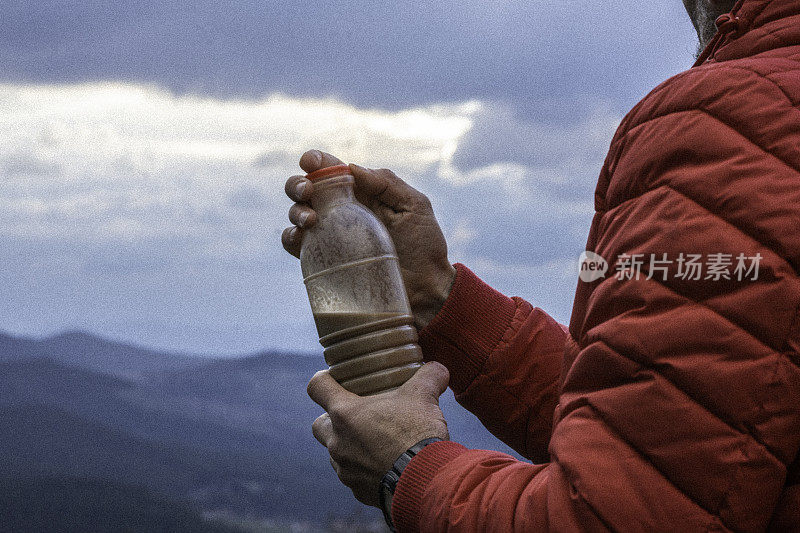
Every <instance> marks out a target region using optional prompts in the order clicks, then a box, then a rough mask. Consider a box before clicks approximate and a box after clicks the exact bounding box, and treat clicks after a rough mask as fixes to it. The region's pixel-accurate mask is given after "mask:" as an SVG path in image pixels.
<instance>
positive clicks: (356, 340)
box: [314, 313, 422, 396]
mask: <svg viewBox="0 0 800 533" xmlns="http://www.w3.org/2000/svg"><path fill="white" fill-rule="evenodd" d="M314 319H315V321H316V324H317V331H318V332H319V335H320V343H321V344H322V346H323V347H324V348H325V351H324V354H325V361H326V362H327V363H328V365H329V366H330V373H331V376H332V377H333V378H334V379H335V380H336V381H338V382H339V383H340V384H341V385H342V386H343V387H344V388H345V389H347V390H349V391H350V392H353V393H355V394H359V395H362V396H365V395H370V394H378V393H380V392H386V391H388V390H391V389H394V388H396V387H399V386H400V385H402V384H403V383H405V382H406V381H407V380H408V379H409V378H410V377H411V376H412V375H413V374H414V372H416V370H417V369H418V368H419V367H420V366H421V363H420V361H422V353H421V351H420V348H419V346H418V345H417V344H416V342H417V330H416V328H415V327H414V325H413V323H414V318H413V317H412V316H411V315H408V314H400V313H317V314H315V315H314Z"/></svg>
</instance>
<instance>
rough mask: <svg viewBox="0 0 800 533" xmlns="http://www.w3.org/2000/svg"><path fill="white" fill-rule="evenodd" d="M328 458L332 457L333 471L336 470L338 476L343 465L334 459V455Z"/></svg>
mask: <svg viewBox="0 0 800 533" xmlns="http://www.w3.org/2000/svg"><path fill="white" fill-rule="evenodd" d="M328 459H330V462H331V466H332V467H333V471H334V472H336V475H337V476H338V475H339V472H340V471H341V467H340V466H339V465H338V464H337V463H336V461H334V460H333V457H331V456H328Z"/></svg>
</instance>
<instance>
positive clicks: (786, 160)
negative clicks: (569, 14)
mask: <svg viewBox="0 0 800 533" xmlns="http://www.w3.org/2000/svg"><path fill="white" fill-rule="evenodd" d="M722 79H723V78H721V77H719V74H714V73H713V72H709V71H707V70H705V69H697V71H696V72H694V73H692V74H690V75H689V77H688V78H687V79H683V80H678V82H677V84H675V85H673V86H671V87H669V89H670V90H665V88H662V89H660V90H656V92H655V93H654V94H653V95H651V97H650V98H649V99H648V101H647V102H648V103H647V104H645V105H644V106H640V107H639V108H638V109H635V110H634V112H632V113H631V115H629V117H628V118H627V119H626V121H625V122H623V125H622V126H621V128H620V132H619V133H618V136H617V137H616V138H615V141H614V143H613V145H612V150H611V152H610V154H609V158H608V160H607V163H606V167H605V169H604V171H603V175H602V176H601V180H600V184H599V185H598V190H597V206H598V212H597V214H596V216H595V219H594V221H593V224H592V229H591V232H590V237H589V243H588V249H590V250H594V251H595V252H597V253H599V254H600V255H602V256H603V257H605V258H606V259H607V260H608V261H609V263H610V265H611V269H610V275H609V276H608V277H606V278H605V279H603V280H599V281H596V282H593V283H581V284H580V285H579V288H578V292H577V295H576V304H575V307H574V309H573V317H572V322H571V325H570V334H571V336H570V338H569V339H568V340H567V349H566V350H565V354H564V361H565V365H566V366H565V368H566V369H567V371H566V372H565V375H564V377H563V383H562V390H561V393H560V396H559V401H558V406H557V408H556V414H555V420H556V422H555V425H554V427H553V431H552V435H551V437H550V443H549V451H550V460H549V462H542V463H541V464H528V463H525V462H521V461H517V460H515V459H513V458H511V457H509V456H507V455H504V454H500V453H497V452H489V451H479V450H467V449H466V448H464V447H462V446H460V445H459V444H456V443H452V442H441V443H436V444H432V445H430V446H428V447H426V448H425V449H423V450H422V452H421V453H420V454H419V455H418V456H417V457H415V458H414V460H412V462H411V463H410V465H409V466H408V468H407V469H406V471H405V472H404V474H403V476H402V478H401V480H400V483H399V485H398V489H397V493H396V494H395V500H394V508H393V516H394V519H395V521H396V523H397V524H398V530H399V531H420V530H421V531H437V532H438V531H550V530H552V531H600V530H615V531H721V530H737V531H763V530H764V529H765V528H766V527H767V524H768V523H769V521H770V516H771V514H772V512H773V509H774V508H775V505H776V502H777V501H778V499H779V497H780V494H781V491H782V488H783V485H784V480H785V478H786V471H787V469H786V467H787V465H788V464H790V463H791V462H792V461H793V460H794V458H795V456H796V455H797V453H798V447H800V432H798V430H797V428H798V427H800V370H798V366H797V365H798V363H800V361H799V360H798V359H800V358H799V357H798V355H797V350H798V347H800V321H798V307H799V306H800V283H799V282H798V276H797V272H798V267H800V255H798V254H800V186H798V183H800V174H798V168H800V153H798V152H797V146H800V128H797V127H796V124H798V121H796V120H795V121H793V122H791V121H790V122H788V126H787V128H788V131H787V130H784V131H780V128H781V126H780V125H781V124H787V118H786V117H787V116H792V117H794V116H795V115H790V113H797V110H796V109H792V107H791V102H788V103H787V102H785V101H784V100H785V99H782V98H781V95H779V94H778V95H776V94H773V93H771V92H770V93H769V97H768V98H765V93H764V92H765V91H766V92H769V91H773V90H774V87H772V85H771V84H770V83H769V82H767V81H765V80H760V79H759V78H758V76H755V75H753V74H752V73H750V72H748V71H746V70H739V69H736V71H735V72H729V73H726V77H725V78H724V79H726V80H729V81H727V82H726V83H722V82H721V80H722ZM732 85H735V86H732ZM693 92H696V93H697V94H692V93H693ZM728 92H735V93H736V94H740V95H741V101H747V102H749V103H750V104H749V107H747V108H745V107H742V106H739V105H738V103H737V102H731V99H730V98H725V97H724V94H726V93H728ZM686 102H693V103H694V104H693V105H691V104H688V105H687V104H686ZM697 102H700V106H699V107H698V106H697ZM757 102H765V104H764V105H763V106H760V107H759V106H757V105H756V103H757ZM720 106H722V107H720ZM726 106H727V107H726ZM623 254H628V255H635V254H642V257H646V258H648V259H649V258H650V257H651V256H654V257H656V258H658V259H663V258H664V254H666V256H667V258H671V259H672V260H673V263H672V264H671V265H669V266H668V269H667V271H666V272H662V271H657V270H656V269H655V268H652V264H650V263H645V264H643V265H642V268H641V275H639V276H630V277H628V276H627V275H626V274H625V273H624V272H622V271H621V272H620V275H619V277H618V276H617V275H616V271H617V268H618V267H620V265H621V264H622V263H623V262H622V260H621V259H620V258H621V256H623ZM681 254H684V255H683V257H684V259H686V258H687V257H688V254H694V255H700V256H701V257H702V261H703V264H704V265H706V266H707V264H708V262H713V260H714V256H715V254H723V257H724V259H725V260H727V259H731V260H732V264H731V265H730V268H729V277H728V279H726V278H725V277H715V276H714V275H711V276H710V277H709V274H710V272H709V271H708V270H706V269H705V268H706V266H704V270H702V272H701V274H700V276H699V278H695V277H694V275H692V276H688V277H687V276H686V275H685V272H684V276H683V277H681V276H680V274H681V272H680V269H681V268H683V269H684V270H685V268H686V265H685V263H684V264H681V263H680V262H679V261H678V258H679V257H680V256H681ZM739 254H742V255H743V256H745V257H749V258H752V257H756V256H760V257H761V262H760V266H759V268H760V270H759V275H758V277H757V279H753V277H752V272H751V274H750V276H749V277H748V276H745V278H744V279H737V278H738V276H737V275H736V274H735V272H734V266H735V264H736V259H735V258H736V257H738V255H739ZM717 259H718V260H719V259H721V258H720V257H717ZM717 263H719V261H717ZM628 272H629V273H630V271H628ZM651 274H652V276H651ZM521 308H522V307H520V309H521ZM514 312H515V313H516V312H517V311H514ZM509 314H511V309H510V307H509V310H508V311H506V316H508V315H509ZM512 322H513V321H510V323H512ZM515 323H516V324H519V326H518V327H524V325H525V324H527V322H526V321H525V320H518V321H517V322H515ZM476 327H477V328H480V326H479V325H476ZM479 331H480V329H479ZM513 331H514V328H513V327H510V328H509V329H508V330H507V331H506V332H504V333H502V334H501V333H499V332H496V333H495V336H496V337H497V336H501V337H503V338H504V339H505V340H506V341H511V340H512V339H513ZM544 331H545V330H542V333H541V334H543V335H547V334H553V333H552V332H553V331H555V330H554V329H553V328H550V329H547V330H546V331H547V332H548V333H544ZM506 335H508V337H506ZM453 341H454V339H453ZM473 342H474V343H476V345H477V347H478V348H479V349H480V348H481V346H480V343H478V342H476V341H473ZM462 348H463V349H464V350H466V351H468V350H469V347H467V346H464V347H462ZM433 353H435V354H436V356H439V354H440V353H441V352H439V351H437V350H434V352H433ZM454 353H455V352H454ZM516 354H517V355H516V356H517V357H521V356H523V355H525V353H524V351H520V352H516ZM492 357H493V356H492V355H491V354H490V355H489V356H488V357H487V358H486V360H487V361H491V359H492ZM553 357H555V356H553ZM454 364H456V363H453V362H451V363H450V366H453V365H454ZM485 365H486V363H484V365H483V368H486V366H485ZM475 366H476V368H473V369H472V370H471V371H470V374H468V375H472V374H480V373H481V371H480V370H479V369H478V368H477V366H480V365H475ZM522 368H524V366H523V367H522ZM550 371H552V370H550ZM534 374H535V372H531V373H521V374H520V375H519V376H518V380H519V385H520V389H521V388H523V387H524V384H525V383H526V382H527V381H528V380H530V379H531V378H532V376H533V375H534ZM476 379H479V378H477V377H476V378H474V379H473V381H474V380H476ZM533 379H534V381H533V383H534V385H533V386H534V387H538V386H539V382H538V381H537V380H536V379H535V378H533ZM465 381H469V380H465ZM506 381H507V382H510V383H514V379H512V378H509V379H507V380H506ZM465 390H468V387H467V389H465ZM519 394H522V393H521V392H520V393H519ZM498 405H499V407H498V408H502V406H503V405H505V404H502V403H500V404H498ZM483 416H484V417H491V414H484V415H483ZM536 418H537V417H536V416H532V417H529V418H528V420H531V421H535V420H536ZM497 419H498V420H501V419H502V417H500V416H498V417H497ZM512 421H513V417H512ZM534 428H535V429H534V431H538V430H539V429H540V426H534ZM517 430H518V428H516V429H515V430H514V431H517ZM501 432H502V430H501ZM529 438H530V437H529ZM512 440H513V439H512Z"/></svg>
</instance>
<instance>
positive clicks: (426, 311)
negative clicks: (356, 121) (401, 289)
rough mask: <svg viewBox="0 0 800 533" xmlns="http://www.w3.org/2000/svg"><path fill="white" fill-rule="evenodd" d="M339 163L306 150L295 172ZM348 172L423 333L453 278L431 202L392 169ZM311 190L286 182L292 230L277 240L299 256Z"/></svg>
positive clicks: (298, 179) (306, 183)
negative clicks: (394, 258)
mask: <svg viewBox="0 0 800 533" xmlns="http://www.w3.org/2000/svg"><path fill="white" fill-rule="evenodd" d="M341 164H342V162H341V161H340V160H339V159H337V158H336V157H334V156H332V155H330V154H327V153H324V152H320V151H319V150H309V151H308V152H306V153H304V154H303V156H302V157H301V158H300V168H302V169H303V170H304V171H305V172H307V173H311V172H314V171H315V170H319V169H321V168H325V167H330V166H333V165H341ZM350 171H351V173H352V174H353V177H354V178H355V194H356V198H357V199H358V201H359V202H361V203H362V204H364V205H365V206H366V207H367V208H369V209H370V210H372V212H373V213H375V215H377V217H378V218H379V219H380V221H381V222H383V224H384V226H386V229H387V230H388V231H389V235H391V237H392V240H393V241H394V246H395V248H396V250H397V255H398V258H399V260H400V271H401V273H402V275H403V281H404V282H405V286H406V292H407V293H408V299H409V302H410V303H411V310H412V312H413V313H414V320H415V323H416V326H417V327H418V328H420V329H422V328H423V327H425V326H426V325H427V324H428V322H430V321H431V320H432V319H433V317H434V316H436V313H438V312H439V310H440V309H441V307H442V304H444V301H445V300H446V299H447V296H448V295H449V294H450V289H451V287H452V286H453V280H454V279H455V274H456V271H455V268H453V265H451V264H450V262H449V261H448V260H447V243H446V242H445V238H444V235H443V234H442V230H441V228H440V227H439V223H438V222H437V221H436V217H435V216H434V214H433V208H432V207H431V203H430V201H429V200H428V197H427V196H425V195H424V194H422V193H421V192H419V191H417V190H416V189H414V188H413V187H411V186H410V185H408V184H407V183H406V182H404V181H403V180H401V179H400V178H398V177H397V176H396V175H395V174H394V172H392V171H391V170H387V169H379V170H373V169H369V168H363V167H360V166H358V165H354V164H351V165H350ZM313 189H314V185H313V184H312V183H311V181H310V180H308V179H306V177H305V176H299V175H298V176H292V177H291V178H289V179H288V180H287V181H286V194H287V195H288V196H289V198H291V199H292V200H294V201H295V202H297V203H295V204H294V205H293V206H292V207H291V208H290V209H289V221H290V222H291V223H292V224H294V226H292V227H289V228H286V230H284V232H283V235H282V237H281V241H282V242H283V247H284V248H285V249H286V251H288V252H289V253H290V254H292V255H294V256H295V257H300V245H301V243H302V240H303V230H304V229H308V228H310V227H311V226H313V225H314V224H315V223H316V221H317V214H316V213H315V212H314V210H313V209H311V207H310V206H309V204H308V202H309V200H310V198H311V196H312V194H313Z"/></svg>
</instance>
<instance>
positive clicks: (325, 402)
mask: <svg viewBox="0 0 800 533" xmlns="http://www.w3.org/2000/svg"><path fill="white" fill-rule="evenodd" d="M306 390H307V392H308V395H309V397H311V399H312V400H314V403H316V404H317V405H319V406H320V407H322V408H323V409H325V410H326V411H327V412H329V413H330V412H331V411H332V410H335V409H336V406H337V405H339V404H340V403H341V402H343V401H346V400H348V399H353V398H356V395H355V394H353V393H352V392H349V391H347V390H346V389H345V388H343V387H342V386H341V385H339V384H338V383H337V382H336V380H335V379H333V377H331V375H330V373H329V372H328V371H327V370H320V371H319V372H317V373H316V374H314V377H313V378H311V381H309V382H308V388H307V389H306Z"/></svg>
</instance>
